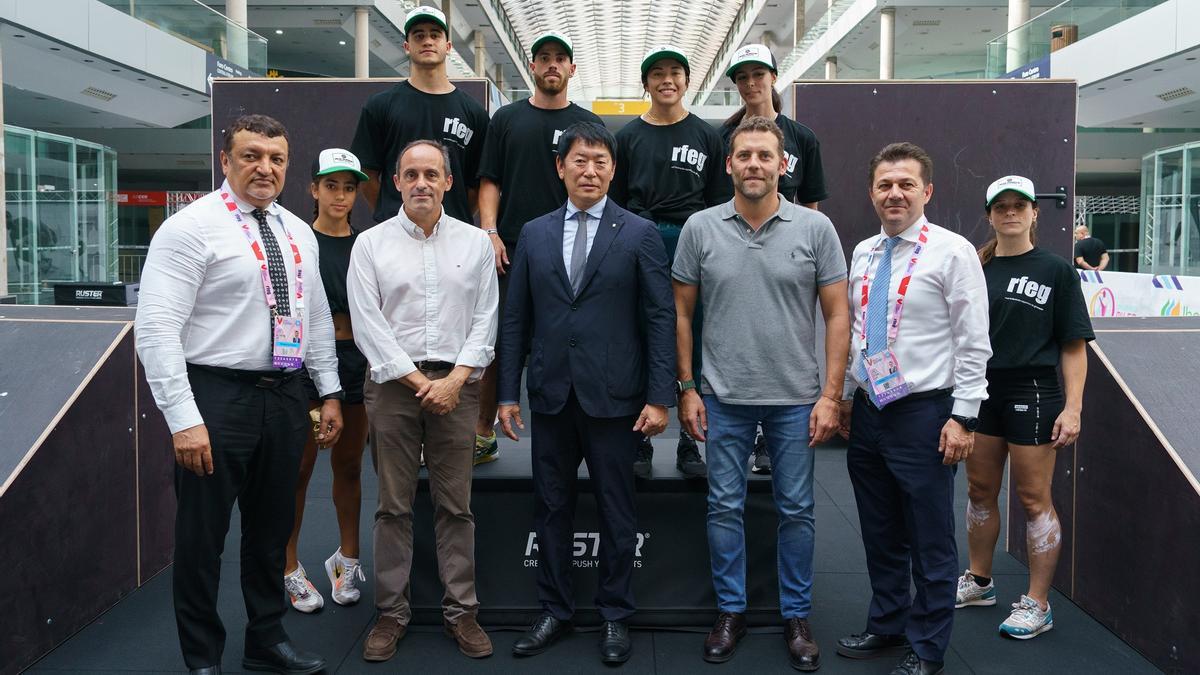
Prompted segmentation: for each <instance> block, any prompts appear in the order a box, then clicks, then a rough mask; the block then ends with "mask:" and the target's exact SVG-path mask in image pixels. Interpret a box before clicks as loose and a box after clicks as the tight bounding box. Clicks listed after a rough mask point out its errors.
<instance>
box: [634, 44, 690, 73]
mask: <svg viewBox="0 0 1200 675" xmlns="http://www.w3.org/2000/svg"><path fill="white" fill-rule="evenodd" d="M662 59H675V60H676V61H678V62H679V63H680V64H681V65H683V72H685V73H687V74H688V75H689V76H690V75H691V73H692V67H691V65H690V64H688V60H687V57H686V56H684V55H683V50H682V49H680V48H679V47H676V46H675V45H668V44H662V45H658V46H657V47H651V48H650V51H648V52H646V58H644V59H642V77H645V76H646V73H647V72H648V71H649V70H650V66H653V65H654V64H655V63H657V62H658V61H661V60H662Z"/></svg>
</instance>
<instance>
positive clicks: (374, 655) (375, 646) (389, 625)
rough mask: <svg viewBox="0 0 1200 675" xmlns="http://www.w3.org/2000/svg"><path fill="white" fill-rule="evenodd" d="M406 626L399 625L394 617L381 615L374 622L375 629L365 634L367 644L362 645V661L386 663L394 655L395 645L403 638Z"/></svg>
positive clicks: (406, 629)
mask: <svg viewBox="0 0 1200 675" xmlns="http://www.w3.org/2000/svg"><path fill="white" fill-rule="evenodd" d="M406 631H408V626H406V625H404V624H401V623H400V620H399V619H397V618H396V617H394V616H387V615H382V616H380V617H379V619H378V620H377V621H375V627H374V628H372V629H371V632H370V633H369V634H367V642H366V644H364V645H363V659H364V660H366V661H387V660H388V659H390V658H392V657H393V656H395V654H396V643H397V642H399V641H400V638H402V637H404V633H405V632H406Z"/></svg>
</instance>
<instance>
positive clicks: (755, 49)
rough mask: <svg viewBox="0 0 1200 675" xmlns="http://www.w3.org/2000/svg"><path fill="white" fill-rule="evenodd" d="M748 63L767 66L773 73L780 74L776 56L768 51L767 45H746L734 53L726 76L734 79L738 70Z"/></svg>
mask: <svg viewBox="0 0 1200 675" xmlns="http://www.w3.org/2000/svg"><path fill="white" fill-rule="evenodd" d="M747 63H757V64H761V65H764V66H766V67H767V68H769V69H770V70H771V72H772V73H776V74H778V73H779V69H778V68H777V67H776V65H775V55H774V54H772V53H771V50H770V49H767V46H766V45H755V44H751V45H745V46H744V47H742V48H740V49H738V50H737V51H736V52H734V53H733V59H732V60H731V61H730V62H729V69H728V70H726V71H725V75H727V76H728V77H729V79H731V80H732V79H733V74H734V73H736V72H737V69H738V68H741V67H742V66H744V65H746V64H747Z"/></svg>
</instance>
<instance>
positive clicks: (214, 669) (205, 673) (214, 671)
mask: <svg viewBox="0 0 1200 675" xmlns="http://www.w3.org/2000/svg"><path fill="white" fill-rule="evenodd" d="M188 675H221V666H205V667H203V668H192V669H191V670H189V671H188Z"/></svg>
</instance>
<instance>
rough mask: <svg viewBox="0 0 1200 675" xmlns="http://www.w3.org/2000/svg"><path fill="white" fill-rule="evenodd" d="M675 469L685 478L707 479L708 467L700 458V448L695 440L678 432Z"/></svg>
mask: <svg viewBox="0 0 1200 675" xmlns="http://www.w3.org/2000/svg"><path fill="white" fill-rule="evenodd" d="M675 454H676V458H675V468H676V469H679V473H682V474H683V475H684V476H685V477H687V478H707V477H708V465H707V464H705V463H704V460H703V459H701V458H700V448H699V446H697V445H696V439H694V438H692V437H691V436H690V435H689V434H688V432H686V431H683V430H680V432H679V445H678V446H676V448H675Z"/></svg>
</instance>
